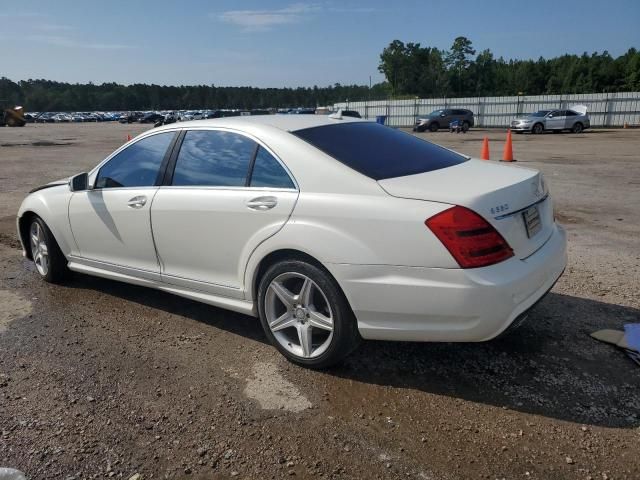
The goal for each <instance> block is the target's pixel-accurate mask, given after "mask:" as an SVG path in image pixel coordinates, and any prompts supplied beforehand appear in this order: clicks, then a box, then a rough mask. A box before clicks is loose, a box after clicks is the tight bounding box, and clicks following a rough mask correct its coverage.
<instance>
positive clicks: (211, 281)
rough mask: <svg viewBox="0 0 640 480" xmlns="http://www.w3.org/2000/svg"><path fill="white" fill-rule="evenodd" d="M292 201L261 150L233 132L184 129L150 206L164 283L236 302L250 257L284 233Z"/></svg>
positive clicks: (275, 165)
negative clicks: (170, 170) (168, 173)
mask: <svg viewBox="0 0 640 480" xmlns="http://www.w3.org/2000/svg"><path fill="white" fill-rule="evenodd" d="M297 198H298V190H297V188H296V187H295V184H294V182H293V180H292V179H291V177H290V175H289V174H288V172H287V171H286V169H285V168H284V167H283V165H282V164H281V163H280V161H279V160H277V159H276V158H275V156H274V155H273V154H272V153H271V152H269V150H268V149H267V148H266V147H265V146H264V145H259V144H258V143H257V142H256V141H255V140H253V139H252V138H249V137H247V136H245V135H243V134H240V133H238V132H234V131H228V130H211V129H203V130H190V131H187V132H186V134H185V135H184V139H183V140H182V144H181V146H180V150H179V153H178V155H177V156H176V157H175V167H174V169H173V174H172V178H171V180H170V184H169V185H166V186H162V187H161V188H160V189H159V191H158V193H157V194H156V197H155V199H154V201H153V205H152V208H151V222H152V226H153V236H154V240H155V245H156V248H157V250H158V256H159V258H160V262H161V269H162V280H163V281H164V282H166V283H170V284H174V285H176V286H181V287H187V288H190V289H195V290H200V291H204V292H208V293H213V294H216V295H224V296H228V297H234V298H242V297H243V296H244V288H243V279H244V269H245V266H246V262H247V260H248V257H249V255H250V254H251V252H252V251H253V250H254V249H255V248H256V247H257V246H258V245H259V244H260V243H261V242H263V241H264V240H265V239H267V238H268V237H270V236H272V235H274V234H275V233H276V232H277V231H278V230H279V229H280V228H282V226H283V225H284V224H285V222H286V221H287V219H288V218H289V216H290V215H291V212H292V210H293V207H294V205H295V202H296V200H297Z"/></svg>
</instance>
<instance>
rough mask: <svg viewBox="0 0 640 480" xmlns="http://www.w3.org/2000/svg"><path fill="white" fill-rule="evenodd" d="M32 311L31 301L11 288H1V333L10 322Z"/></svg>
mask: <svg viewBox="0 0 640 480" xmlns="http://www.w3.org/2000/svg"><path fill="white" fill-rule="evenodd" d="M30 313H31V302H30V301H29V300H25V299H24V298H22V297H21V296H20V295H16V294H15V293H12V292H10V291H9V290H0V334H1V333H3V332H4V331H5V330H6V329H7V327H8V326H9V324H10V323H11V322H13V321H14V320H17V319H18V318H22V317H26V316H27V315H29V314H30Z"/></svg>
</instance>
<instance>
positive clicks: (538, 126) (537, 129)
mask: <svg viewBox="0 0 640 480" xmlns="http://www.w3.org/2000/svg"><path fill="white" fill-rule="evenodd" d="M542 132H544V125H542V124H541V123H536V124H535V125H534V126H533V128H532V129H531V133H535V134H536V135H540V134H541V133H542Z"/></svg>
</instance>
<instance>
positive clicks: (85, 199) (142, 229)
mask: <svg viewBox="0 0 640 480" xmlns="http://www.w3.org/2000/svg"><path fill="white" fill-rule="evenodd" d="M175 135H176V134H175V132H163V133H158V134H155V135H151V136H148V137H145V138H142V139H141V140H139V141H137V142H135V143H133V144H132V145H129V146H128V147H126V148H125V149H124V150H121V151H120V152H119V153H117V154H116V155H115V156H114V157H112V158H111V159H110V160H109V161H108V162H106V163H105V164H104V165H102V167H101V168H100V169H99V171H98V173H97V175H96V177H95V182H94V184H93V188H92V189H90V190H87V191H82V192H75V193H74V194H73V196H72V197H71V200H70V203H69V223H70V225H71V230H72V232H73V237H74V239H75V241H76V244H77V246H78V250H79V253H80V258H79V259H78V261H80V262H83V263H85V264H90V265H93V266H95V267H96V268H104V269H107V270H112V271H116V272H120V273H124V274H132V275H135V276H141V277H145V278H149V279H153V280H156V279H157V280H159V274H160V267H159V265H158V258H157V255H156V251H155V248H154V245H153V237H152V235H151V215H150V207H151V203H152V201H153V197H154V195H155V194H156V192H157V190H158V186H157V185H158V184H159V181H160V176H161V175H160V174H161V171H162V167H163V161H164V160H165V157H167V158H166V159H167V160H168V151H169V147H170V145H171V144H172V141H173V139H174V136H175Z"/></svg>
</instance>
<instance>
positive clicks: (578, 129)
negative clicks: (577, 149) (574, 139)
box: [571, 122, 584, 133]
mask: <svg viewBox="0 0 640 480" xmlns="http://www.w3.org/2000/svg"><path fill="white" fill-rule="evenodd" d="M583 130H584V126H583V125H582V124H581V123H580V122H576V123H574V124H573V128H572V129H571V131H572V132H573V133H582V131H583Z"/></svg>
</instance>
